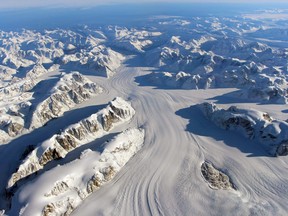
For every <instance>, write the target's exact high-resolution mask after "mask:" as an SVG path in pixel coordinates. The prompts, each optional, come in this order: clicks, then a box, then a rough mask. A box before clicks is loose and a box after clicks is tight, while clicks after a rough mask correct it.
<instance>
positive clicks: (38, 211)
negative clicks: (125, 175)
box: [11, 128, 144, 216]
mask: <svg viewBox="0 0 288 216" xmlns="http://www.w3.org/2000/svg"><path fill="white" fill-rule="evenodd" d="M143 142H144V130H143V129H136V128H131V129H127V130H125V131H124V132H122V133H120V134H118V135H117V136H116V137H114V138H113V139H112V140H111V141H109V142H108V143H106V144H105V145H104V146H103V151H102V152H100V153H99V152H94V151H92V150H89V149H87V150H85V151H84V152H82V154H81V156H80V158H78V159H76V160H74V161H73V162H70V163H68V164H66V165H65V166H58V167H55V168H54V169H51V170H49V171H48V172H46V173H45V174H44V175H43V176H42V177H41V178H39V179H36V182H35V185H38V186H37V187H39V188H41V189H40V190H37V191H35V193H34V192H33V193H31V190H29V189H28V188H27V190H23V191H21V192H20V194H19V196H20V197H21V200H22V201H24V202H27V203H29V204H28V205H27V206H26V207H24V208H21V209H20V212H21V215H22V216H24V215H27V216H28V215H44V213H43V209H44V207H45V206H47V205H48V204H49V205H52V206H55V209H53V212H52V213H51V215H63V214H65V212H66V211H67V209H68V207H69V205H72V208H73V209H75V208H76V207H77V206H78V205H80V204H81V202H83V200H85V198H86V197H87V196H89V195H90V194H91V193H92V191H89V182H90V180H91V179H92V178H93V177H94V176H96V177H98V178H99V183H100V185H99V187H98V188H96V189H99V188H101V187H102V186H103V185H104V184H106V183H108V182H109V181H111V179H113V178H114V175H115V174H116V173H118V172H119V171H120V170H121V168H122V167H123V166H124V165H125V164H126V163H127V162H128V161H129V160H130V159H131V158H132V157H133V156H134V155H135V154H136V153H137V152H138V151H139V150H140V149H141V147H142V145H143ZM111 168H112V169H113V173H111V176H109V178H108V177H107V176H105V174H106V173H105V172H106V170H107V169H111ZM67 171H68V172H67ZM43 178H44V179H49V181H48V182H47V181H43ZM41 185H42V186H41ZM15 204H16V203H15ZM16 205H17V204H16ZM17 210H18V211H19V209H17ZM17 210H16V209H14V212H11V214H19V212H17ZM47 215H50V214H47Z"/></svg>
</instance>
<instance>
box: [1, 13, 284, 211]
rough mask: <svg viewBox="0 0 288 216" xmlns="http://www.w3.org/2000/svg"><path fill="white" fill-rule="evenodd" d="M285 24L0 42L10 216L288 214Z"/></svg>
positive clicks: (162, 27)
mask: <svg viewBox="0 0 288 216" xmlns="http://www.w3.org/2000/svg"><path fill="white" fill-rule="evenodd" d="M263 13H264V12H263ZM265 13H268V14H275V16H273V17H277V13H280V14H283V13H286V10H284V12H283V11H282V10H280V11H268V12H265ZM278 17H280V18H281V19H269V17H267V19H260V18H259V17H257V16H256V15H255V14H253V13H249V14H248V12H247V13H245V14H244V15H241V16H236V15H235V16H220V15H215V16H212V15H211V14H209V15H205V14H204V15H201V16H196V15H195V16H194V15H193V16H192V17H191V16H184V15H183V17H181V16H168V15H167V16H166V15H165V16H164V15H161V14H159V16H156V15H153V16H150V17H141V19H140V18H139V20H137V22H138V21H139V23H138V24H135V23H134V25H132V24H129V25H128V24H127V26H125V25H110V24H109V23H108V24H107V23H106V24H105V25H101V26H95V25H91V26H89V25H77V26H73V27H67V28H55V29H53V28H52V29H48V28H47V29H42V30H39V29H37V30H28V29H22V30H15V31H5V30H0V142H1V143H0V170H1V175H0V215H9V216H10V215H11V216H14V215H15V216H16V215H21V216H31V215H33V216H34V215H35V216H37V215H39V216H52V215H53V216H58V215H59V216H60V215H73V216H78V215H109V216H110V215H115V216H116V215H117V216H127V215H187V216H188V215H207V216H208V215H236V216H238V215H239V216H240V215H241V216H243V215H257V216H265V215H267V216H269V215H283V216H285V215H287V212H288V207H287V203H288V196H287V194H288V187H287V184H288V174H287V172H286V170H287V168H288V157H287V155H288V123H287V122H288V117H287V114H288V108H287V104H288V75H287V66H288V60H287V59H288V45H287V39H285V38H284V36H283V35H285V34H286V33H287V28H288V25H287V24H285V23H284V22H283V19H284V20H286V18H285V16H282V15H279V16H278ZM140 20H141V22H140ZM143 23H144V24H143ZM285 31H286V33H285ZM272 32H274V33H275V35H273V34H272ZM259 35H261V40H260V39H257V38H258V36H259ZM286 36H287V34H286ZM263 39H264V40H263ZM285 40H286V41H285Z"/></svg>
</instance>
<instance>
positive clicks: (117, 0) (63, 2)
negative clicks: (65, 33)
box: [0, 0, 288, 9]
mask: <svg viewBox="0 0 288 216" xmlns="http://www.w3.org/2000/svg"><path fill="white" fill-rule="evenodd" d="M136 2H137V3H155V2H163V3H165V2H167V3H180V2H183V3H184V2H187V3H193V2H201V3H209V2H210V3H211V2H212V3H220V2H225V3H264V2H265V3H271V0H180V1H179V0H156V1H155V0H137V1H135V0H0V8H1V9H15V8H30V7H88V6H96V5H107V4H123V3H136ZM272 2H273V3H288V0H273V1H272Z"/></svg>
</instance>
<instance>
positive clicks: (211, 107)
mask: <svg viewBox="0 0 288 216" xmlns="http://www.w3.org/2000/svg"><path fill="white" fill-rule="evenodd" d="M199 107H200V109H201V110H202V112H203V114H204V115H205V116H206V117H207V118H208V119H209V120H211V121H212V122H213V123H214V124H216V125H217V126H218V127H221V128H223V129H225V130H235V131H238V132H240V133H241V134H243V135H244V136H245V137H247V138H249V139H254V140H256V141H257V142H259V143H261V144H262V145H263V146H264V147H265V148H266V149H267V151H268V152H269V153H270V154H272V155H274V156H278V155H279V156H284V155H288V151H287V140H288V123H287V122H285V121H281V120H276V119H273V118H272V117H271V116H270V115H269V114H267V113H264V112H260V111H256V110H248V109H239V108H237V107H235V106H231V107H230V108H228V109H227V110H224V109H220V108H218V107H217V106H216V105H215V104H214V103H203V104H200V105H199Z"/></svg>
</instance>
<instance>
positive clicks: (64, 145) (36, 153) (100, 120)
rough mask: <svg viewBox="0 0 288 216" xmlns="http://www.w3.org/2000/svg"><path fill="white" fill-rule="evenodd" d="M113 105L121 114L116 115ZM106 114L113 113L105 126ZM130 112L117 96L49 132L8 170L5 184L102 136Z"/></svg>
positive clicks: (129, 117) (9, 184)
mask: <svg viewBox="0 0 288 216" xmlns="http://www.w3.org/2000/svg"><path fill="white" fill-rule="evenodd" d="M114 108H116V109H118V110H120V111H121V112H123V113H124V114H123V115H118V113H117V112H116V111H115V110H114ZM110 114H113V116H115V119H112V120H111V121H112V122H111V126H109V128H105V125H104V124H105V123H104V121H106V120H105V117H106V116H107V115H110ZM134 114H135V110H134V109H133V108H132V107H131V105H130V104H129V103H128V102H126V101H124V100H123V99H122V98H119V97H117V98H115V100H113V101H112V102H111V103H110V105H108V106H107V107H106V108H104V109H102V110H100V111H98V112H97V113H95V114H92V115H91V116H89V117H88V118H86V119H83V120H81V121H80V122H78V123H76V124H73V125H70V126H68V127H67V128H66V129H64V131H63V132H62V133H60V134H57V135H53V136H52V137H51V138H49V139H48V140H45V141H44V142H42V143H39V144H37V145H36V147H35V149H34V150H33V151H32V152H31V153H30V154H29V155H28V156H27V157H26V158H25V159H24V160H23V162H22V163H21V165H20V166H19V168H18V169H17V171H16V172H15V173H13V174H12V177H11V178H10V180H9V182H8V188H10V187H12V186H13V185H14V184H15V183H17V181H19V180H21V179H22V178H25V177H27V176H29V175H31V174H33V173H35V172H37V171H39V170H40V169H43V167H44V166H45V165H46V164H47V163H48V162H50V161H52V160H54V159H58V158H65V157H66V155H67V154H68V153H69V152H70V151H73V150H74V149H76V148H79V147H80V146H81V145H84V144H87V143H89V142H91V141H92V140H95V139H97V138H100V137H102V136H104V135H105V134H107V133H108V131H109V130H110V129H111V128H113V127H114V126H117V125H119V124H123V123H124V122H127V121H129V120H130V119H131V118H132V117H133V116H134ZM87 122H88V123H87ZM91 125H92V126H91ZM92 127H96V128H97V129H95V130H93V129H91V128H92ZM63 140H64V141H63ZM71 140H72V141H71ZM55 154H56V155H57V156H56V155H55Z"/></svg>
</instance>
